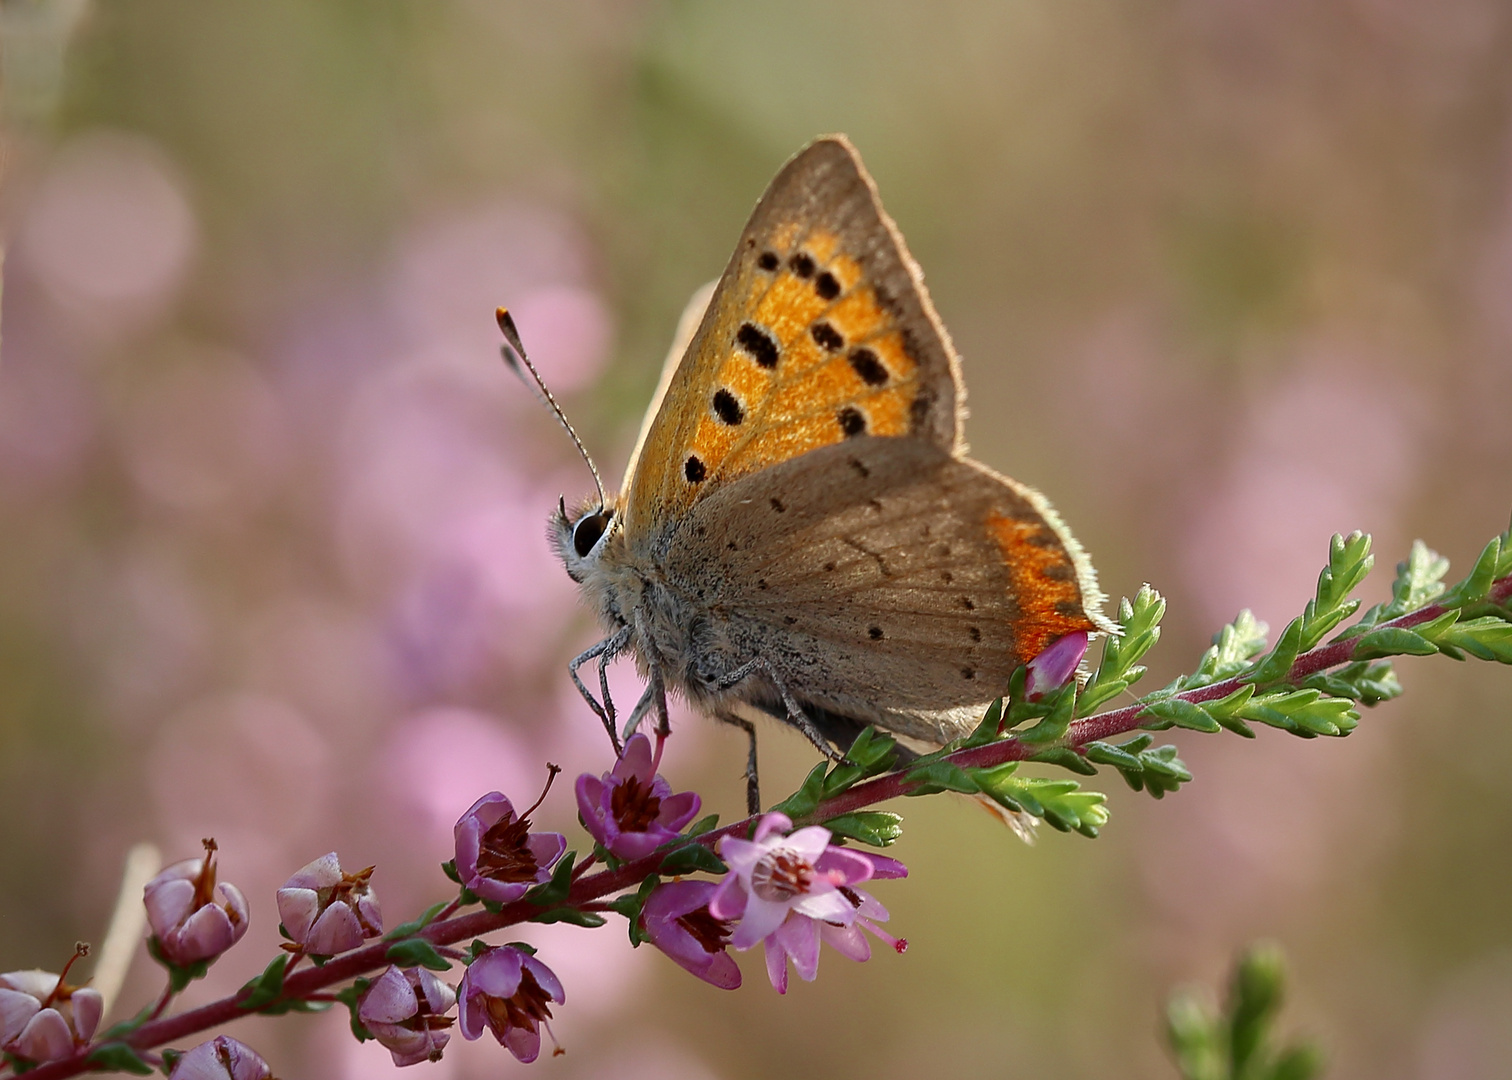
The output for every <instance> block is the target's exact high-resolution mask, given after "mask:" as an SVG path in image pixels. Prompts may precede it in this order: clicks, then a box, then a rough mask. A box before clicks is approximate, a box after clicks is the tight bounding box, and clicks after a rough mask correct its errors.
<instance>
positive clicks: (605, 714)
mask: <svg viewBox="0 0 1512 1080" xmlns="http://www.w3.org/2000/svg"><path fill="white" fill-rule="evenodd" d="M629 641H630V628H629V627H628V626H626V627H622V628H621V629H620V630H619V631H618V632H617V633H616V634H614V636H613V637H609V638H605V639H604V640H603V641H600V642H599V643H598V644H597V645H594V646H592V647H590V648H587V649H584V650H583V651H582V652H581V653H579V654H578V655H577V656H574V657H573V658H572V659H571V660H570V661H568V663H567V674H568V675H569V676H570V677H571V678H572V685H573V686H575V687H577V692H578V693H579V694H581V695H582V696H583V700H584V701H586V702H587V703H588V707H589V708H590V709H592V710H593V712H594V714H595V715H596V716H597V717H598V718H599V720H600V721H602V723H603V725H604V730H606V731H608V732H609V741H610V743H612V744H613V745H614V752H615V753H616V754H619V753H621V752H622V751H623V747H622V746H621V745H620V740H619V732H618V731H616V730H615V724H614V703H613V702H612V701H611V700H610V698H609V679H608V676H607V675H606V674H605V669H606V668H607V666H608V664H609V662H610V661H611V660H613V659H614V658H615V657H616V656H618V655H619V653H620V650H622V649H623V648H624V647H625V645H626V644H628V643H629ZM600 657H602V658H603V659H601V660H600V661H599V684H600V686H601V687H602V689H603V694H604V701H605V703H606V704H607V706H608V707H607V709H606V708H605V706H604V705H600V704H599V701H598V699H597V698H595V697H594V696H593V691H591V690H589V689H588V687H587V686H585V685H583V680H582V679H581V678H579V677H578V668H580V667H582V666H583V665H584V664H586V663H587V662H588V661H590V660H595V659H599V658H600Z"/></svg>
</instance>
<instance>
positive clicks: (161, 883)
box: [142, 859, 199, 937]
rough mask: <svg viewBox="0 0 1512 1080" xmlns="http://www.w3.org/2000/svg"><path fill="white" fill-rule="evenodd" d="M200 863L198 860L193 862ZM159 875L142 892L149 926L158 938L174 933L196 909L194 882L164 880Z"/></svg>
mask: <svg viewBox="0 0 1512 1080" xmlns="http://www.w3.org/2000/svg"><path fill="white" fill-rule="evenodd" d="M193 861H194V862H198V861H199V860H198V859H195V860H193ZM162 879H163V875H162V874H159V875H158V876H157V877H156V878H154V879H153V880H152V881H149V882H148V883H147V887H146V888H145V889H143V890H142V903H143V904H145V905H146V907H147V925H148V926H150V927H152V932H153V933H154V934H155V935H157V936H158V937H162V936H164V935H165V934H167V933H169V932H170V931H172V930H173V929H174V928H175V927H177V926H178V925H179V923H181V922H183V921H184V920H185V919H187V918H188V917H189V913H190V911H191V910H192V909H193V907H194V894H195V888H194V882H192V881H188V880H186V879H184V878H181V877H173V878H168V879H167V880H162Z"/></svg>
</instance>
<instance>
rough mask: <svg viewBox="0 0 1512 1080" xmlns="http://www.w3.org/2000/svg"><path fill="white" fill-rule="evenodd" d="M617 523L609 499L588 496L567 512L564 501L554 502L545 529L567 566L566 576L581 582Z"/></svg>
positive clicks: (616, 528) (615, 514)
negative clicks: (586, 500)
mask: <svg viewBox="0 0 1512 1080" xmlns="http://www.w3.org/2000/svg"><path fill="white" fill-rule="evenodd" d="M619 524H620V516H619V514H618V512H617V508H616V507H615V505H614V502H613V500H605V501H604V502H599V501H598V500H596V499H590V500H589V501H588V502H587V503H585V504H584V505H583V506H581V507H579V508H578V509H575V510H572V511H570V512H569V511H568V509H567V503H566V500H560V501H558V503H557V509H556V512H555V513H553V514H552V515H551V521H550V523H549V525H548V526H547V532H548V534H549V536H550V539H551V543H552V546H553V547H555V548H556V551H557V555H558V556H560V557H561V560H562V562H563V564H565V565H566V567H567V576H568V577H570V578H572V580H573V581H576V582H579V583H581V582H582V581H583V580H584V579H585V578H587V577H588V576H589V574H591V573H592V572H593V570H594V568H595V567H597V565H598V562H599V558H600V556H601V555H602V554H603V551H604V548H605V547H606V546H607V545H608V543H609V539H610V537H611V536H613V535H614V534H615V533H617V532H618V531H619Z"/></svg>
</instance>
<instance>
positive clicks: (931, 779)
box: [903, 761, 978, 795]
mask: <svg viewBox="0 0 1512 1080" xmlns="http://www.w3.org/2000/svg"><path fill="white" fill-rule="evenodd" d="M903 779H904V780H905V781H906V782H908V783H910V784H917V785H919V786H918V787H916V788H914V789H913V790H912V791H909V792H907V794H909V795H934V794H936V793H937V792H941V791H959V792H962V793H963V794H966V795H974V794H976V792H977V790H978V788H977V785H976V781H975V780H973V779H972V778H971V777H970V776H969V775H967V773H966V771H965V770H964V769H962V768H961V767H960V766H959V765H956V764H955V763H953V762H949V761H931V762H929V763H928V764H924V765H919V764H915V765H914V767H913V768H911V769H909V770H908V772H907V773H905V774H904V776H903Z"/></svg>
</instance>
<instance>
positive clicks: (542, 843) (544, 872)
mask: <svg viewBox="0 0 1512 1080" xmlns="http://www.w3.org/2000/svg"><path fill="white" fill-rule="evenodd" d="M525 846H526V847H527V848H529V849H530V853H531V854H532V855H534V856H535V861H536V865H537V866H539V867H540V868H541V870H540V873H539V874H537V875H536V880H537V881H550V880H551V868H552V867H553V866H555V865H556V861H557V860H558V859H560V858H561V857H562V852H564V851H566V850H567V838H566V837H565V836H563V835H562V834H561V833H559V832H533V833H531V834H530V835H529V836H528V837H527V838H526V840H525Z"/></svg>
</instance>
